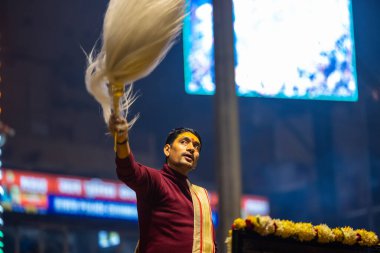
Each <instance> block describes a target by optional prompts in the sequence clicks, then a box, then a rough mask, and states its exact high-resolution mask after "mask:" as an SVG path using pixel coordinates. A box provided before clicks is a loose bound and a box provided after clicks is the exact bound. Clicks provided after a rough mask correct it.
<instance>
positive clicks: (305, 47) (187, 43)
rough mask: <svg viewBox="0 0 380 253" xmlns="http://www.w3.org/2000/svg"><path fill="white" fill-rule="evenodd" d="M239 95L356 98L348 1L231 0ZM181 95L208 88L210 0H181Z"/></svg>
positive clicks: (211, 72) (210, 83)
mask: <svg viewBox="0 0 380 253" xmlns="http://www.w3.org/2000/svg"><path fill="white" fill-rule="evenodd" d="M233 4H234V38H235V82H236V91H237V94H238V95H240V96H252V97H271V98H296V99H318V100H342V101H356V100H357V97H358V87H357V80H356V67H355V51H354V39H353V38H354V36H353V25H352V7H351V1H350V0H251V1H246V0H234V1H233ZM187 8H188V13H189V14H188V16H186V19H185V23H184V37H183V38H184V40H183V41H184V59H185V87H186V92H187V93H188V94H198V95H212V94H214V92H215V82H214V80H215V78H214V55H213V50H214V48H213V31H212V27H213V22H212V0H188V5H187Z"/></svg>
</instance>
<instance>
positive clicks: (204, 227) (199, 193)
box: [190, 184, 215, 253]
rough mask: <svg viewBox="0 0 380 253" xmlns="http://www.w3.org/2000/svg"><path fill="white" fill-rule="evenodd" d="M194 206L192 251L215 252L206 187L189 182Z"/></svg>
mask: <svg viewBox="0 0 380 253" xmlns="http://www.w3.org/2000/svg"><path fill="white" fill-rule="evenodd" d="M190 192H191V198H192V200H193V208H194V239H193V251H192V252H193V253H213V252H215V244H214V229H213V225H212V218H211V207H210V200H209V198H208V194H207V191H206V189H204V188H202V187H199V186H196V185H193V184H190Z"/></svg>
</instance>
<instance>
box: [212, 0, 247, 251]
mask: <svg viewBox="0 0 380 253" xmlns="http://www.w3.org/2000/svg"><path fill="white" fill-rule="evenodd" d="M213 16H214V48H215V51H214V52H215V83H216V92H215V112H216V147H217V149H216V161H217V170H216V176H217V178H218V187H219V189H218V191H219V226H218V238H219V241H218V245H219V248H220V249H222V250H221V252H224V251H225V250H226V248H225V245H224V239H225V238H226V236H227V233H228V230H229V229H230V228H231V225H232V222H233V220H234V219H235V218H237V217H239V216H240V205H241V168H240V135H239V117H238V105H237V98H236V91H235V70H234V68H235V64H234V62H235V61H234V43H233V42H234V38H233V21H232V0H213Z"/></svg>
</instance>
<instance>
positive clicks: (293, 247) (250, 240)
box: [232, 230, 380, 253]
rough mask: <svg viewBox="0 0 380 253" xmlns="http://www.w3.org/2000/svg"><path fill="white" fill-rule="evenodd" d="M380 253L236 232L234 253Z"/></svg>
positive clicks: (371, 250) (355, 246)
mask: <svg viewBox="0 0 380 253" xmlns="http://www.w3.org/2000/svg"><path fill="white" fill-rule="evenodd" d="M285 252H287V253H333V252H334V253H367V252H368V253H380V247H379V246H376V247H365V246H360V245H353V246H348V245H344V244H340V243H328V244H321V243H317V242H315V241H311V242H300V241H297V240H295V239H283V238H280V237H277V236H273V235H271V236H260V235H258V234H257V233H255V232H247V231H240V230H234V231H233V233H232V253H285Z"/></svg>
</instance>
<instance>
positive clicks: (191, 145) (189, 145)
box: [187, 142, 195, 153]
mask: <svg viewBox="0 0 380 253" xmlns="http://www.w3.org/2000/svg"><path fill="white" fill-rule="evenodd" d="M187 150H188V151H190V152H191V153H194V151H195V148H194V145H193V143H191V142H190V143H189V144H188V145H187Z"/></svg>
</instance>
